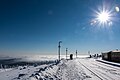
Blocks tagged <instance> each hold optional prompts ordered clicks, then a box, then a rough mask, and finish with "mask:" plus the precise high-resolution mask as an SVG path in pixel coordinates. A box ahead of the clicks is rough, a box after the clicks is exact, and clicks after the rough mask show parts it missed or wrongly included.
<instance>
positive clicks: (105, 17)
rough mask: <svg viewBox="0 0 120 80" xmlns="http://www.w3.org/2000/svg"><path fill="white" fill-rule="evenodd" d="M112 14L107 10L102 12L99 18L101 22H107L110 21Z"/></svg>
mask: <svg viewBox="0 0 120 80" xmlns="http://www.w3.org/2000/svg"><path fill="white" fill-rule="evenodd" d="M109 16H110V15H109V14H108V13H107V12H102V13H100V14H99V15H98V20H99V21H100V22H101V23H106V22H107V21H109V19H110V17H109Z"/></svg>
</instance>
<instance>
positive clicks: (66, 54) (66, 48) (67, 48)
mask: <svg viewBox="0 0 120 80" xmlns="http://www.w3.org/2000/svg"><path fill="white" fill-rule="evenodd" d="M67 52H68V48H66V59H67Z"/></svg>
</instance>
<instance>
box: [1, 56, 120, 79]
mask: <svg viewBox="0 0 120 80" xmlns="http://www.w3.org/2000/svg"><path fill="white" fill-rule="evenodd" d="M57 57H58V56H57V55H54V56H53V55H51V56H50V55H49V56H47V55H46V56H45V55H44V56H43V55H42V56H34V57H32V56H31V57H30V56H25V57H22V59H21V58H20V57H19V58H20V59H19V60H20V61H28V62H34V64H36V62H38V61H39V63H40V62H41V61H42V62H44V64H38V65H24V66H17V67H12V68H5V69H4V68H1V69H0V80H120V67H117V66H113V65H110V64H106V63H103V62H100V61H97V60H96V59H93V58H86V57H87V56H78V58H74V59H73V60H66V59H64V58H65V56H64V55H63V56H62V60H61V61H60V62H59V63H58V62H57V61H56V59H57ZM68 58H69V56H68ZM99 60H100V59H99ZM46 61H48V62H47V63H46ZM49 61H52V62H49ZM118 65H119V64H118Z"/></svg>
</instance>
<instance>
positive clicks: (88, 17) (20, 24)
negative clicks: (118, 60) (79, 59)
mask: <svg viewBox="0 0 120 80" xmlns="http://www.w3.org/2000/svg"><path fill="white" fill-rule="evenodd" d="M103 3H104V4H105V9H108V10H110V11H112V13H113V14H114V15H113V16H111V17H112V19H111V18H110V19H111V21H112V22H110V21H109V20H108V21H109V23H108V25H99V23H98V24H97V22H96V21H99V20H97V18H96V11H98V10H99V8H100V7H104V4H103ZM116 6H118V7H116ZM119 7H120V1H119V0H1V1H0V54H1V55H4V54H8V55H12V54H57V50H58V42H59V41H60V40H61V41H62V44H61V51H62V54H65V48H68V51H69V53H75V51H76V50H78V53H79V54H87V52H88V51H91V53H100V52H102V51H109V50H115V49H120V46H119V45H120V42H119V41H120V35H119V34H120V26H119V25H120V19H119V17H120V12H119ZM111 9H112V10H111ZM114 9H117V11H115V10H114ZM108 17H109V15H108ZM100 19H102V17H100ZM106 20H107V19H106ZM108 21H106V22H108ZM101 23H103V22H101Z"/></svg>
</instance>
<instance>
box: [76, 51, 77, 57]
mask: <svg viewBox="0 0 120 80" xmlns="http://www.w3.org/2000/svg"><path fill="white" fill-rule="evenodd" d="M76 58H77V50H76Z"/></svg>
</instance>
